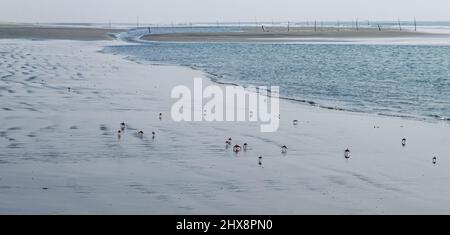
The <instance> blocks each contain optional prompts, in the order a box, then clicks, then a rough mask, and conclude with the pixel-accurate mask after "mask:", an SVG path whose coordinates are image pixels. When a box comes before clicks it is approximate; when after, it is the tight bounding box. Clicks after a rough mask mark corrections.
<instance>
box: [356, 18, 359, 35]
mask: <svg viewBox="0 0 450 235" xmlns="http://www.w3.org/2000/svg"><path fill="white" fill-rule="evenodd" d="M358 31H359V25H358V18H356V32H358Z"/></svg>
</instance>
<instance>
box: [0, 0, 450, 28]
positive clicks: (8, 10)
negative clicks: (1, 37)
mask: <svg viewBox="0 0 450 235" xmlns="http://www.w3.org/2000/svg"><path fill="white" fill-rule="evenodd" d="M449 10H450V0H0V21H9V22H97V23H104V22H108V20H109V19H111V20H112V21H113V22H136V18H137V16H139V18H140V21H141V22H145V23H170V22H171V21H173V22H216V21H221V22H223V21H239V20H240V21H252V22H253V21H254V20H255V19H257V20H258V21H271V20H272V19H274V20H275V21H287V20H291V21H304V20H313V19H318V20H333V21H334V20H337V19H340V20H352V19H355V18H356V17H358V18H359V19H371V20H393V19H398V18H400V19H403V20H410V19H412V18H414V16H415V17H417V19H418V20H450V13H449V12H450V11H449Z"/></svg>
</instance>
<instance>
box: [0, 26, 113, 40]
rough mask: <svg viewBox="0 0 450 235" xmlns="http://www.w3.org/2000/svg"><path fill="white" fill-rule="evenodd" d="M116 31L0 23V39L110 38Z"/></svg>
mask: <svg viewBox="0 0 450 235" xmlns="http://www.w3.org/2000/svg"><path fill="white" fill-rule="evenodd" d="M118 32H120V31H119V30H114V29H99V28H76V27H46V26H36V25H22V24H3V25H2V24H0V39H13V38H17V39H19V38H21V39H39V40H44V39H58V40H85V41H93V40H112V39H113V38H114V34H115V33H118Z"/></svg>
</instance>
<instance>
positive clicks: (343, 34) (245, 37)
mask: <svg viewBox="0 0 450 235" xmlns="http://www.w3.org/2000/svg"><path fill="white" fill-rule="evenodd" d="M436 36H444V35H442V34H432V33H424V32H411V31H406V30H403V31H399V30H393V29H384V30H382V31H379V30H377V29H360V30H358V31H356V30H355V29H340V30H339V31H338V30H337V29H335V28H326V29H318V30H317V32H315V31H314V28H294V29H292V30H290V32H287V29H282V28H275V29H270V28H268V29H266V31H265V32H263V31H262V29H256V28H243V30H242V32H213V33H206V32H204V33H168V34H154V35H146V36H144V37H143V38H142V39H144V40H149V41H173V42H247V41H252V42H255V41H256V42H266V41H287V40H292V39H298V40H301V39H309V40H310V39H317V40H320V39H377V38H417V37H436Z"/></svg>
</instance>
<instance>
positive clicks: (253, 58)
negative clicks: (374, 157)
mask: <svg viewBox="0 0 450 235" xmlns="http://www.w3.org/2000/svg"><path fill="white" fill-rule="evenodd" d="M105 51H106V52H112V53H119V54H123V55H126V56H128V57H129V58H130V59H132V60H138V61H141V62H148V63H163V64H176V65H182V66H189V67H191V68H194V69H200V70H203V71H205V72H207V73H208V74H210V75H211V78H212V79H214V80H216V81H218V82H223V83H232V84H239V85H243V86H247V85H257V86H259V85H262V86H280V95H281V96H282V97H284V98H288V99H292V100H297V101H299V102H306V103H308V104H311V105H317V106H320V107H324V108H330V109H343V110H349V111H356V112H367V113H376V114H381V115H394V116H404V117H412V118H420V119H444V120H449V117H450V46H445V45H441V46H431V45H376V44H360V43H355V44H352V43H344V44H339V43H318V44H314V43H313V44H311V43H282V42H271V43H258V42H254V43H247V42H246V43H178V42H177V43H173V42H147V43H138V44H131V45H121V46H112V47H108V48H106V49H105ZM186 79H190V78H186Z"/></svg>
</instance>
